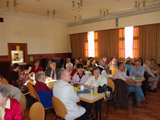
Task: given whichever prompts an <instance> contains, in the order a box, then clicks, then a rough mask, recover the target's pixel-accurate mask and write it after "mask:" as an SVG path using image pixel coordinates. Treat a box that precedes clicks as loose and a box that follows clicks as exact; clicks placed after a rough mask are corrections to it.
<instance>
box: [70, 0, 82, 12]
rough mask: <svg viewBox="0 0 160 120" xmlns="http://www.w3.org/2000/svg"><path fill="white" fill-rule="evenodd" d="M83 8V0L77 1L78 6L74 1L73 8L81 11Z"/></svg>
mask: <svg viewBox="0 0 160 120" xmlns="http://www.w3.org/2000/svg"><path fill="white" fill-rule="evenodd" d="M82 8H83V1H82V0H80V1H79V3H77V6H76V5H75V1H72V10H73V11H74V10H77V12H79V11H81V10H82Z"/></svg>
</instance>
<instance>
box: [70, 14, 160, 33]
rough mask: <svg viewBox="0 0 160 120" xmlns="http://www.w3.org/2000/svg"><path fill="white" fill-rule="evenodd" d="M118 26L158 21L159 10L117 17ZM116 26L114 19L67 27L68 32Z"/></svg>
mask: <svg viewBox="0 0 160 120" xmlns="http://www.w3.org/2000/svg"><path fill="white" fill-rule="evenodd" d="M118 21H119V23H118V24H119V25H118V27H119V28H121V27H127V26H138V25H146V24H154V23H160V11H157V12H152V13H146V14H140V15H134V16H129V17H123V18H119V19H118ZM114 28H116V22H115V19H111V20H106V21H101V22H95V23H89V24H83V25H78V26H73V27H68V34H74V33H82V32H88V31H96V30H105V29H114Z"/></svg>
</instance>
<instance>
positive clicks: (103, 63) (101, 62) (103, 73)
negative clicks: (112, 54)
mask: <svg viewBox="0 0 160 120" xmlns="http://www.w3.org/2000/svg"><path fill="white" fill-rule="evenodd" d="M98 63H99V66H98V68H99V69H100V73H101V75H103V76H104V77H105V78H106V79H108V76H107V73H106V70H105V69H104V66H105V61H104V60H103V59H100V60H99V62H98Z"/></svg>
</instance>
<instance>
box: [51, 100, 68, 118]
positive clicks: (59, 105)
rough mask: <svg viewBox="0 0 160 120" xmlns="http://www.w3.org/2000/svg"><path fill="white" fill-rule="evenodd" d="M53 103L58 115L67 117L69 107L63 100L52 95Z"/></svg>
mask: <svg viewBox="0 0 160 120" xmlns="http://www.w3.org/2000/svg"><path fill="white" fill-rule="evenodd" d="M52 104H53V108H54V110H55V112H56V115H57V116H59V117H61V118H63V119H65V116H66V115H67V109H66V107H65V106H64V104H63V103H62V101H61V100H59V99H58V98H57V97H52Z"/></svg>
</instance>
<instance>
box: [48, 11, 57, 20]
mask: <svg viewBox="0 0 160 120" xmlns="http://www.w3.org/2000/svg"><path fill="white" fill-rule="evenodd" d="M47 18H48V19H49V18H52V19H55V18H56V10H53V11H52V14H51V15H50V11H49V10H47Z"/></svg>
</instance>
